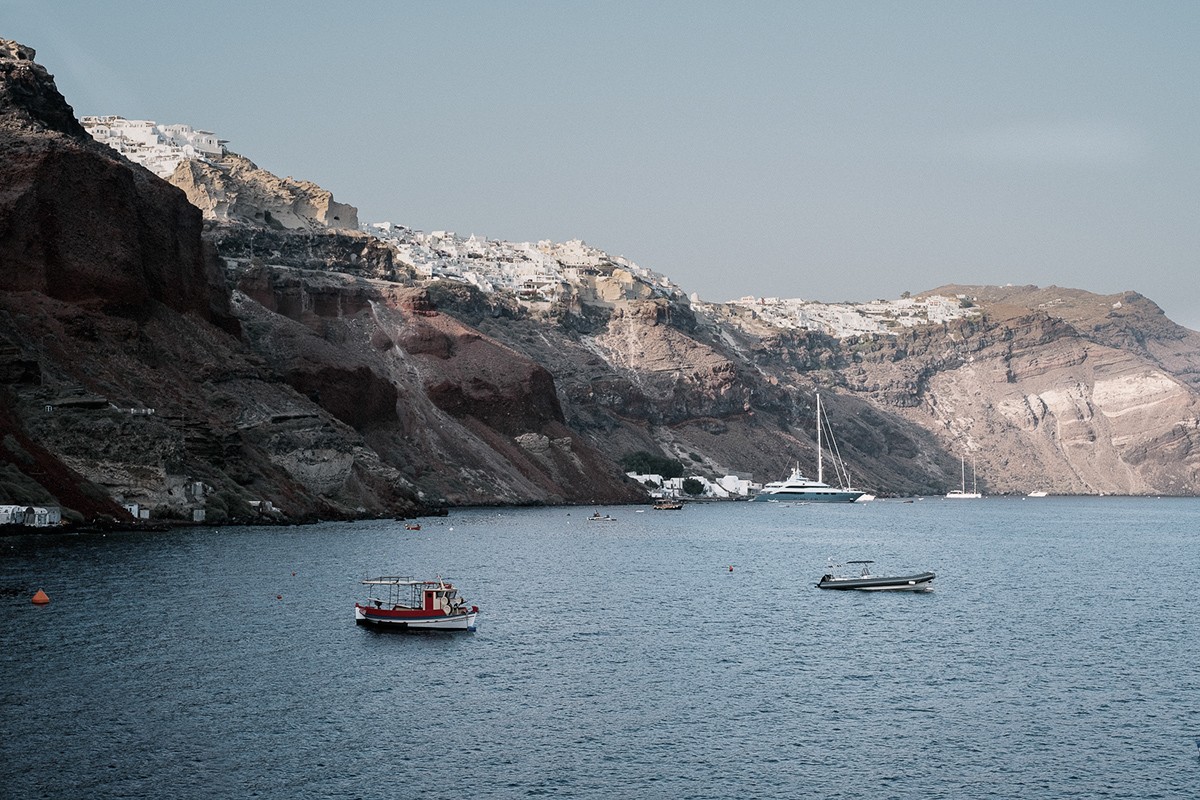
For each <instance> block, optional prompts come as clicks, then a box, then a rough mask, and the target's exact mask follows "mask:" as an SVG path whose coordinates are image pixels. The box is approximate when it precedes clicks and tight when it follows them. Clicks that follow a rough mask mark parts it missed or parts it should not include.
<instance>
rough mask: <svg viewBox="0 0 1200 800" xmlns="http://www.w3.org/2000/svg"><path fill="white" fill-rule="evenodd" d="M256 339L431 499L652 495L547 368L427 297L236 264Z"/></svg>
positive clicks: (347, 279) (242, 311) (244, 313)
mask: <svg viewBox="0 0 1200 800" xmlns="http://www.w3.org/2000/svg"><path fill="white" fill-rule="evenodd" d="M238 282H239V288H240V290H241V292H242V294H240V295H239V297H240V300H239V302H238V303H237V304H236V308H237V310H238V314H239V317H240V318H241V320H242V322H243V325H244V327H245V330H246V332H247V338H248V340H249V342H250V344H251V346H252V347H253V348H254V349H255V350H256V352H258V353H259V354H261V355H262V357H263V358H264V359H266V360H267V361H268V362H269V363H270V364H271V365H272V367H273V368H274V369H276V370H278V371H279V372H280V374H282V375H283V376H284V379H285V380H286V381H287V382H288V383H289V384H290V385H292V386H294V387H296V388H297V389H298V390H300V391H302V392H304V393H305V394H306V396H308V397H310V398H311V399H313V401H314V402H317V403H319V404H321V405H322V406H323V407H324V408H325V409H326V410H328V411H329V412H330V413H332V414H334V415H335V416H337V417H338V418H339V419H342V420H344V421H346V422H347V423H348V424H351V425H353V426H354V427H355V428H356V430H358V431H360V432H361V433H362V435H363V437H364V439H365V441H366V442H368V443H369V444H370V446H371V447H372V448H373V449H374V450H375V451H376V452H378V453H380V455H381V456H382V457H383V458H384V459H385V460H387V461H388V463H392V464H396V465H397V466H398V468H400V469H401V471H402V472H403V474H404V475H405V476H407V478H408V479H409V480H410V481H411V482H412V483H413V484H414V485H415V486H419V487H420V488H421V490H422V492H423V496H426V497H431V498H436V499H437V500H438V501H439V502H441V501H443V500H444V501H445V502H449V503H453V504H485V503H486V504H495V503H506V504H508V503H516V504H521V503H534V502H536V503H564V502H566V503H571V502H579V503H582V502H634V501H638V500H641V499H644V497H645V494H644V492H643V491H642V490H641V489H640V487H638V486H637V485H636V484H633V483H631V482H630V481H628V480H627V479H625V477H624V476H623V474H622V473H621V472H620V470H619V469H618V468H617V466H616V465H615V464H614V463H613V461H612V460H611V459H609V458H607V457H605V456H603V455H602V454H601V453H600V452H599V451H598V450H597V449H595V448H594V447H592V446H591V445H589V444H588V443H587V441H586V440H584V439H583V438H581V437H579V436H578V435H577V434H576V433H574V432H573V431H571V430H570V429H569V428H568V427H567V426H566V425H565V424H564V420H563V415H562V411H561V409H560V407H559V402H558V397H557V394H556V391H555V385H554V379H553V378H552V376H551V375H550V373H549V372H547V371H546V370H545V369H544V368H542V367H541V366H539V365H538V364H536V363H534V362H533V361H531V360H530V359H528V358H526V357H524V356H522V355H521V354H520V353H518V352H516V351H515V350H513V349H512V348H509V347H505V346H504V345H502V344H500V343H499V342H497V341H495V340H494V339H492V338H491V337H488V336H485V335H483V334H481V333H480V332H479V331H477V330H475V329H474V328H471V327H469V326H467V325H464V324H463V323H461V322H459V321H458V320H456V319H455V318H453V317H451V316H448V315H446V314H443V313H441V312H439V311H438V310H437V308H436V307H435V305H434V304H433V303H432V302H431V300H430V298H429V295H428V293H427V292H426V291H425V290H423V289H413V288H408V287H404V286H401V285H397V284H395V283H392V282H386V281H378V280H373V279H368V278H363V277H357V276H353V275H351V274H346V273H333V272H327V271H320V270H315V271H310V270H297V269H293V268H288V267H286V266H282V265H277V266H264V267H247V268H245V269H243V270H241V271H239V277H238Z"/></svg>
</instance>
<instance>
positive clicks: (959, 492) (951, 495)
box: [946, 456, 983, 500]
mask: <svg viewBox="0 0 1200 800" xmlns="http://www.w3.org/2000/svg"><path fill="white" fill-rule="evenodd" d="M982 497H983V495H981V494H980V493H979V487H978V486H976V485H975V459H974V458H972V459H971V491H969V492H968V491H967V457H966V456H963V457H962V488H961V489H951V490H950V491H949V492H947V493H946V499H947V500H979V499H981V498H982Z"/></svg>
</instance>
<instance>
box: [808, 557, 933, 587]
mask: <svg viewBox="0 0 1200 800" xmlns="http://www.w3.org/2000/svg"><path fill="white" fill-rule="evenodd" d="M846 563H847V564H861V565H862V569H861V570H860V571H859V573H858V574H857V575H834V574H832V573H826V574H825V575H822V576H821V580H819V581H817V588H818V589H861V590H863V591H868V592H931V591H933V579H934V578H936V577H937V576H936V575H935V574H934V573H932V572H918V573H916V574H915V575H873V574H872V573H871V568H870V565H871V564H874V563H875V562H874V561H847V562H846Z"/></svg>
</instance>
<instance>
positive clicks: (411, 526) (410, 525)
mask: <svg viewBox="0 0 1200 800" xmlns="http://www.w3.org/2000/svg"><path fill="white" fill-rule="evenodd" d="M404 530H406V531H419V530H421V526H420V524H419V523H416V522H410V523H408V524H407V525H405V526H404Z"/></svg>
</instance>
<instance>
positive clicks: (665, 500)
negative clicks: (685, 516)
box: [654, 497, 683, 511]
mask: <svg viewBox="0 0 1200 800" xmlns="http://www.w3.org/2000/svg"><path fill="white" fill-rule="evenodd" d="M681 508H683V501H682V500H676V499H674V498H671V497H660V498H658V499H657V500H655V501H654V510H655V511H678V510H679V509H681Z"/></svg>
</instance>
